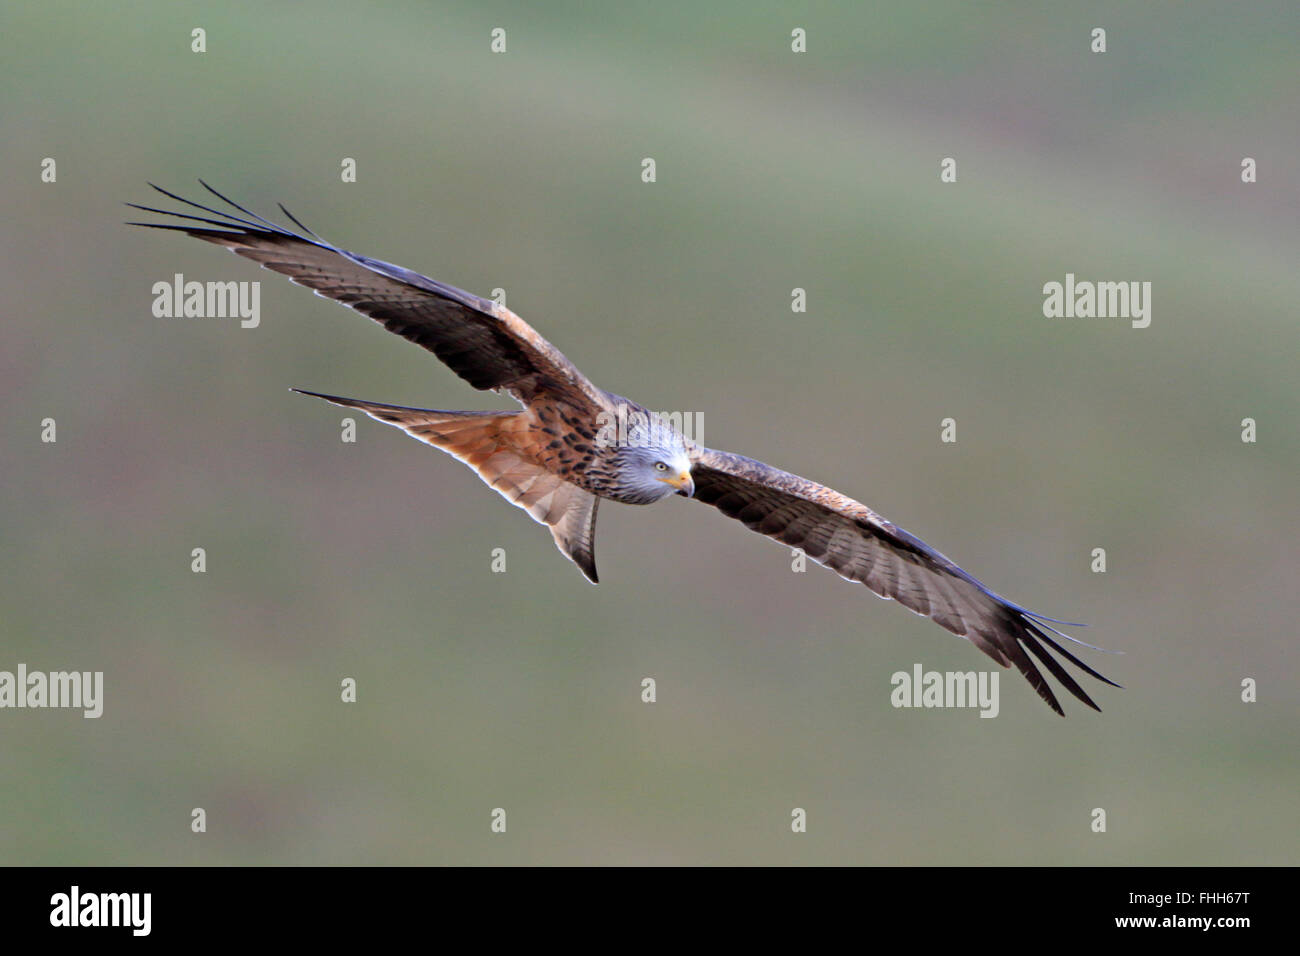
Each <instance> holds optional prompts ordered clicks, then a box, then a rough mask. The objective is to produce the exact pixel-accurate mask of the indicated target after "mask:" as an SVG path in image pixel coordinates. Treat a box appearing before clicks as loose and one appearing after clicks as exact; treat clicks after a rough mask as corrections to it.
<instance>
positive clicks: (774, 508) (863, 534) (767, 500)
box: [691, 448, 1119, 715]
mask: <svg viewBox="0 0 1300 956" xmlns="http://www.w3.org/2000/svg"><path fill="white" fill-rule="evenodd" d="M691 474H692V476H693V477H694V479H695V499H696V500H697V501H702V502H704V503H705V504H708V505H712V506H713V507H715V508H717V509H718V510H719V511H721V512H722V513H723V514H725V515H727V517H729V518H735V519H737V520H738V521H740V522H742V523H743V524H744V525H745V526H746V527H747V528H749V529H750V530H751V531H757V532H758V533H759V534H763V535H767V536H768V537H769V538H773V539H774V540H776V541H780V542H781V543H783V544H786V545H789V546H790V547H794V548H800V549H802V550H803V551H804V553H805V554H807V555H808V557H810V558H812V559H813V560H814V561H816V562H817V563H819V564H822V565H825V566H826V567H828V568H831V569H832V570H833V571H835V572H836V573H837V574H839V575H840V576H841V577H843V578H846V579H848V580H850V581H857V582H860V583H862V584H865V585H866V586H867V587H869V588H870V589H871V590H872V591H874V592H875V593H876V594H878V595H880V596H881V597H884V598H890V599H893V600H895V601H898V602H899V603H900V604H902V605H903V606H904V607H907V608H910V609H911V610H913V611H915V612H916V613H917V614H921V615H924V616H926V617H929V618H931V619H933V620H934V622H935V623H937V624H939V625H941V626H943V627H945V628H947V629H948V630H949V631H952V633H954V634H956V635H958V636H960V637H965V638H967V639H968V640H970V642H971V643H973V644H974V645H975V646H976V647H978V648H979V649H980V650H982V651H983V652H984V653H985V654H987V655H988V656H989V657H991V658H993V659H994V660H995V661H997V662H998V663H999V664H1001V665H1002V666H1003V667H1007V666H1010V665H1012V664H1014V665H1015V666H1016V667H1017V668H1018V669H1019V671H1020V673H1022V674H1023V675H1024V676H1025V678H1026V679H1027V680H1028V681H1029V683H1030V684H1031V685H1032V686H1033V688H1034V690H1036V691H1038V695H1039V696H1040V697H1042V698H1043V700H1045V701H1047V703H1048V704H1049V705H1050V706H1051V708H1052V709H1053V710H1055V711H1056V712H1057V713H1058V714H1062V715H1064V711H1063V710H1062V709H1061V705H1060V703H1058V702H1057V699H1056V695H1055V694H1054V693H1053V692H1052V688H1051V685H1049V684H1048V682H1047V680H1046V679H1045V678H1044V677H1043V675H1042V673H1041V672H1040V671H1039V670H1038V668H1037V667H1036V666H1035V665H1034V661H1033V658H1034V657H1036V658H1038V660H1039V661H1040V662H1041V663H1042V664H1043V666H1045V667H1046V668H1047V669H1048V670H1049V671H1050V672H1051V673H1052V675H1053V676H1054V677H1056V679H1057V680H1059V681H1060V682H1061V683H1062V684H1063V685H1064V686H1065V688H1066V689H1067V690H1068V691H1069V692H1070V693H1071V694H1073V695H1074V696H1075V697H1077V698H1078V699H1079V700H1081V701H1082V702H1083V703H1085V704H1087V705H1088V706H1089V707H1091V708H1092V709H1093V710H1100V709H1101V708H1100V707H1098V706H1097V705H1096V704H1095V703H1094V702H1093V700H1092V698H1091V697H1089V696H1088V694H1087V693H1086V692H1085V691H1084V690H1083V688H1082V687H1080V686H1079V684H1078V682H1077V681H1075V679H1074V678H1073V677H1071V676H1070V674H1069V672H1067V671H1066V670H1065V668H1064V667H1062V666H1061V664H1060V662H1059V661H1057V660H1056V659H1055V658H1053V657H1052V656H1051V654H1049V653H1048V651H1047V649H1046V648H1045V647H1044V646H1043V645H1047V647H1050V648H1051V649H1052V650H1054V651H1056V652H1057V653H1058V654H1060V655H1061V656H1062V657H1064V658H1065V659H1066V660H1068V661H1069V662H1070V663H1072V664H1074V665H1076V666H1077V667H1080V668H1082V669H1083V671H1085V672H1086V673H1088V674H1090V675H1092V676H1093V677H1095V678H1097V679H1098V680H1100V681H1103V682H1105V683H1107V684H1110V685H1111V686H1113V687H1118V686H1119V685H1118V684H1116V683H1114V682H1113V681H1111V680H1109V679H1108V678H1105V677H1103V676H1102V675H1101V674H1098V673H1097V672H1096V671H1095V670H1093V669H1092V668H1091V667H1089V666H1088V665H1087V664H1085V663H1083V662H1082V661H1081V660H1079V659H1078V658H1077V657H1075V656H1074V655H1073V654H1071V653H1070V652H1069V651H1067V650H1065V648H1063V647H1061V646H1060V645H1059V644H1058V643H1057V642H1056V641H1054V640H1053V639H1052V638H1051V637H1050V636H1049V635H1048V633H1047V631H1052V632H1053V633H1056V634H1058V635H1059V636H1061V637H1066V638H1067V639H1068V640H1074V639H1073V638H1069V637H1068V635H1064V634H1061V632H1060V631H1057V630H1056V629H1055V628H1053V627H1051V625H1050V624H1047V623H1045V622H1046V621H1048V620H1050V619H1048V618H1043V617H1041V616H1039V615H1036V614H1033V613H1031V612H1029V611H1026V610H1024V609H1023V608H1021V607H1019V606H1017V605H1015V604H1012V603H1011V602H1010V601H1007V600H1006V599H1005V598H1003V597H1001V596H999V595H997V594H995V593H994V592H992V591H990V590H989V589H988V588H986V587H985V586H984V585H983V584H981V583H980V582H979V581H977V580H976V579H975V578H974V577H972V576H971V575H970V574H967V573H966V572H965V571H963V570H962V569H961V568H959V567H958V566H957V565H956V564H954V563H953V562H952V561H950V560H949V559H948V558H946V557H944V556H943V555H942V554H940V553H939V552H938V551H935V550H934V549H933V548H931V547H930V546H929V545H927V544H926V543H925V542H923V541H921V540H920V539H919V538H916V537H914V536H913V535H910V534H908V533H907V532H906V531H904V530H903V529H902V528H899V527H897V526H895V525H893V524H891V523H890V522H888V521H886V520H885V519H884V518H881V517H880V516H879V515H877V514H876V513H875V512H873V511H872V510H871V509H870V508H868V507H867V506H866V505H864V504H862V503H861V502H858V501H854V500H853V499H852V498H849V497H846V496H845V495H842V494H840V493H839V492H838V491H835V490H833V489H831V488H827V487H826V486H825V485H819V484H817V483H816V482H813V481H809V480H808V479H806V478H800V477H799V476H798V475H792V474H790V473H789V472H785V471H781V470H780V469H777V468H773V467H772V466H770V465H766V464H764V463H763V462H760V461H754V460H753V459H752V458H746V457H744V456H743V455H735V454H732V453H730V452H725V451H717V450H715V449H712V448H698V449H697V450H696V452H695V454H694V455H693V465H692V468H691ZM1030 655H1032V657H1031V656H1030Z"/></svg>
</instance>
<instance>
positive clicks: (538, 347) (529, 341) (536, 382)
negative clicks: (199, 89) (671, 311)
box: [127, 183, 603, 416]
mask: <svg viewBox="0 0 1300 956" xmlns="http://www.w3.org/2000/svg"><path fill="white" fill-rule="evenodd" d="M203 185H204V187H205V188H206V189H207V190H208V191H209V192H211V193H212V194H213V195H215V196H217V197H218V198H219V199H221V200H222V201H223V202H226V203H228V204H229V205H230V206H232V207H233V208H235V209H237V210H239V211H240V212H242V213H245V214H246V215H247V216H248V217H249V218H244V217H242V216H236V215H232V214H230V213H226V212H222V211H220V210H218V209H213V208H211V207H209V206H204V205H202V204H200V203H196V202H193V201H191V200H188V199H183V198H181V197H180V196H177V195H176V194H174V193H171V192H168V191H167V190H165V189H162V188H160V187H158V186H154V187H153V188H154V189H157V190H158V191H159V192H160V193H162V194H163V195H165V196H168V197H170V198H171V199H174V200H176V201H178V202H181V203H184V204H185V205H187V206H190V207H192V208H194V209H199V210H202V211H203V212H206V213H209V214H210V215H209V216H196V215H192V214H189V213H180V212H174V211H170V210H165V209H155V208H152V207H149V206H139V205H136V204H135V203H127V205H129V206H132V207H133V208H136V209H142V210H144V211H146V212H153V213H158V214H160V215H166V216H173V217H175V218H178V219H184V220H186V221H187V222H194V223H204V224H206V225H203V226H199V225H182V224H174V223H152V222H136V223H132V224H131V225H137V226H148V227H150V228H154V229H173V230H178V231H180V232H184V233H185V234H187V235H190V236H193V237H195V238H196V239H203V240H204V241H206V242H212V243H216V244H217V245H220V246H225V247H226V248H227V249H229V250H230V251H232V252H234V253H236V254H237V255H240V256H243V257H244V258H247V259H252V260H253V261H254V262H258V263H261V265H263V266H264V267H266V268H267V269H271V270H273V271H275V272H279V273H282V274H283V275H286V276H288V277H289V278H290V279H291V280H292V281H294V282H296V283H298V284H299V285H304V286H306V287H307V288H309V289H313V290H315V291H316V293H317V294H319V295H322V296H325V297H326V298H330V299H334V300H335V301H337V302H341V303H343V304H344V305H347V306H349V307H351V308H353V309H356V310H357V311H358V312H361V313H363V314H364V315H368V316H370V317H371V318H372V319H374V320H375V321H377V322H379V323H380V324H381V325H383V326H384V327H385V328H386V329H388V330H389V331H390V332H394V333H396V334H398V335H400V336H402V337H403V338H406V339H409V340H410V341H412V342H415V343H416V344H417V345H420V346H423V347H424V348H426V349H428V350H429V351H431V352H433V353H434V354H435V355H437V356H438V358H440V359H441V360H442V361H443V362H445V363H446V364H447V366H448V367H450V368H451V369H452V371H454V372H456V374H457V375H460V376H461V377H462V378H464V379H465V380H466V381H467V382H469V383H470V384H471V385H473V386H474V387H475V388H479V389H502V390H505V391H507V392H509V393H510V394H511V395H513V396H514V397H515V398H517V399H518V400H519V401H520V402H521V403H523V404H525V405H526V404H528V403H529V402H530V401H532V399H533V398H534V397H535V396H537V395H539V394H542V393H547V394H550V395H552V396H554V397H556V398H560V399H562V400H564V401H566V402H568V403H569V404H571V405H573V406H574V407H575V408H576V409H579V410H584V411H590V412H591V413H592V414H593V416H594V414H595V413H596V412H597V411H598V410H599V409H600V408H601V407H603V405H602V401H601V393H600V390H599V389H597V388H596V387H595V386H594V385H592V384H591V383H590V382H589V381H588V380H587V379H586V377H585V376H584V375H583V374H582V373H581V372H579V371H578V370H577V368H575V367H574V366H573V364H572V363H571V362H570V361H569V360H568V359H566V358H565V357H564V355H563V354H561V352H560V351H559V350H558V349H557V348H555V346H553V345H551V344H550V343H549V342H547V341H546V340H545V339H544V338H542V337H541V336H540V335H538V334H537V332H536V331H534V330H533V329H532V327H530V326H529V325H528V324H527V323H526V322H524V321H523V320H522V319H521V318H519V317H518V316H517V315H515V314H514V313H513V312H511V311H510V310H509V309H506V308H503V307H501V306H498V305H497V304H496V303H495V302H492V301H491V300H489V299H483V298H480V297H479V296H476V295H473V294H472V293H469V292H465V291H463V290H461V289H457V288H456V287H455V286H450V285H447V284H446V283H443V282H438V281H437V280H436V279H430V278H429V277H428V276H423V275H420V274H419V273H418V272H412V271H411V270H410V269H406V268H403V267H402V266H397V265H393V264H392V263H389V262H382V261H380V260H379V259H372V258H370V257H369V256H363V255H358V254H356V253H352V252H348V251H347V250H345V249H340V248H339V247H337V246H334V245H332V244H330V243H328V242H325V241H324V240H322V239H319V238H308V237H307V236H303V235H299V234H297V233H294V232H291V231H289V230H287V229H284V228H283V227H281V226H278V225H276V224H275V223H272V222H270V221H269V220H266V219H263V218H262V217H261V216H258V215H256V214H255V213H251V212H248V210H246V209H244V207H242V206H240V205H238V204H236V203H234V202H233V201H231V200H229V199H227V198H226V197H225V196H222V195H221V194H220V193H218V192H217V191H216V190H214V189H212V187H210V186H208V185H207V184H206V183H204V184H203ZM286 215H289V214H288V212H287V210H286ZM212 217H220V218H212ZM289 218H290V219H292V220H293V221H294V222H295V223H297V224H298V225H299V226H300V227H301V228H302V229H303V230H304V231H307V232H310V230H307V229H306V227H305V226H302V224H301V223H298V220H297V219H295V218H294V217H293V216H292V215H290V216H289ZM210 227H217V228H210ZM313 235H314V234H313Z"/></svg>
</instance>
